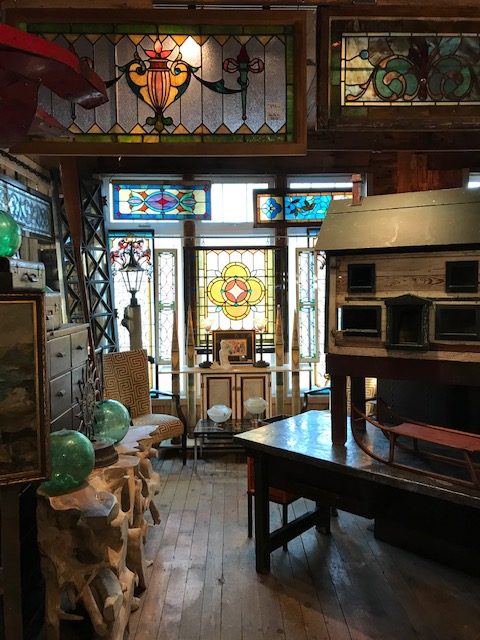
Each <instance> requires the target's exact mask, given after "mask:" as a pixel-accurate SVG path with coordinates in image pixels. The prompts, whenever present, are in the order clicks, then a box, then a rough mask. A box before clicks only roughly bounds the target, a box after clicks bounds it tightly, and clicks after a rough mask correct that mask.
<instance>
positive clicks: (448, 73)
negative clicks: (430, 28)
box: [340, 31, 480, 107]
mask: <svg viewBox="0 0 480 640" xmlns="http://www.w3.org/2000/svg"><path fill="white" fill-rule="evenodd" d="M479 72H480V34H479V33H451V32H450V33H425V32H424V31H422V32H419V33H415V32H405V33H398V32H397V33H396V32H393V33H392V32H388V33H371V32H365V33H344V34H342V37H341V61H340V77H341V82H340V91H341V95H340V100H341V104H342V106H346V107H348V106H357V107H358V106H363V107H365V106H367V107H374V106H388V105H390V106H403V105H407V106H414V107H415V106H417V107H418V106H420V107H421V106H425V105H435V106H441V105H448V106H452V105H455V106H460V105H478V104H480V85H479V82H478V79H479Z"/></svg>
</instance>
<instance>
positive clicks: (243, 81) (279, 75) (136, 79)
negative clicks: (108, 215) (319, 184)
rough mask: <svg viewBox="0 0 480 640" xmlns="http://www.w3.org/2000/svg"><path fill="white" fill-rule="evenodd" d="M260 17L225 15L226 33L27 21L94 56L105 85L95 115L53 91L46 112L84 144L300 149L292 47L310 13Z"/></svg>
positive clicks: (212, 28)
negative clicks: (233, 20)
mask: <svg viewBox="0 0 480 640" xmlns="http://www.w3.org/2000/svg"><path fill="white" fill-rule="evenodd" d="M256 18H257V19H256V20H255V24H253V25H251V26H249V25H248V24H242V25H241V26H240V25H238V24H228V16H226V17H225V18H224V20H223V25H222V26H221V27H219V26H218V24H213V25H209V24H196V25H181V24H172V25H165V24H162V25H158V26H156V25H155V21H153V22H152V23H150V24H141V23H139V24H131V23H130V24H120V23H118V24H113V25H112V24H110V25H96V24H90V25H89V24H72V23H68V24H67V23H66V24H52V25H48V24H45V23H43V24H41V23H39V24H34V23H32V24H27V27H26V28H27V29H28V30H29V31H30V32H33V33H37V34H39V35H42V36H43V37H45V38H47V39H48V40H50V41H53V42H55V43H57V44H60V45H62V46H65V47H72V48H73V49H74V50H75V51H76V53H77V54H78V55H79V56H80V57H81V58H85V59H88V60H89V62H90V64H91V66H92V68H94V69H95V71H96V72H97V73H99V75H100V76H101V77H102V79H103V80H104V81H105V82H106V85H107V88H108V97H109V102H108V104H105V105H102V106H100V107H97V108H96V109H95V110H94V111H93V110H92V111H90V112H88V111H86V110H84V109H83V108H82V107H79V106H75V105H73V106H72V108H70V106H69V105H68V104H67V106H66V107H65V104H60V101H58V100H56V98H55V96H53V94H51V93H50V92H42V96H41V103H42V104H41V106H42V107H43V108H44V109H45V110H46V111H47V112H48V113H50V114H52V115H53V116H54V117H55V118H56V119H57V120H59V121H60V122H61V124H62V125H63V126H64V127H65V128H67V129H68V130H69V131H71V132H72V133H73V134H74V136H75V140H79V141H88V142H100V143H115V142H118V143H136V142H138V143H147V144H148V143H159V142H162V143H163V142H175V143H192V142H222V143H232V142H238V143H244V142H252V143H258V142H265V143H269V144H270V143H282V142H283V143H285V144H286V143H292V142H300V141H301V142H302V144H303V139H302V140H300V135H299V134H296V132H297V131H303V128H302V127H298V126H297V124H296V122H295V120H296V118H295V113H296V111H298V108H297V104H296V102H297V99H296V98H295V96H300V95H301V96H303V95H304V94H305V88H304V87H303V86H300V84H303V73H300V74H296V73H294V72H293V70H294V68H295V65H296V64H299V65H303V66H304V65H305V61H304V60H301V59H300V57H299V56H298V47H296V45H295V41H296V39H297V37H298V35H297V34H299V33H300V31H301V29H302V27H303V16H301V18H302V20H300V18H299V16H298V15H297V16H296V17H295V18H292V17H290V18H289V17H288V16H287V15H286V14H285V22H284V24H274V25H270V24H266V25H264V26H261V25H259V24H258V17H257V16H256ZM199 21H200V22H201V19H200V17H199ZM102 31H103V32H102ZM303 66H302V68H303ZM302 136H303V134H302ZM303 137H304V136H303Z"/></svg>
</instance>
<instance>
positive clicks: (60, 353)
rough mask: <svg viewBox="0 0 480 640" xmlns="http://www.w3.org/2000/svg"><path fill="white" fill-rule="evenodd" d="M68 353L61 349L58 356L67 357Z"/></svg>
mask: <svg viewBox="0 0 480 640" xmlns="http://www.w3.org/2000/svg"><path fill="white" fill-rule="evenodd" d="M66 355H67V354H66V353H65V351H59V352H58V353H57V358H65V356H66Z"/></svg>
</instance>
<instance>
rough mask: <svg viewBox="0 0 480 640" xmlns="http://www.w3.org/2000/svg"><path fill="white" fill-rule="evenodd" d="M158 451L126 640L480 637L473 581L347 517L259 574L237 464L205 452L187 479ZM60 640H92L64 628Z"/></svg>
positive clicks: (300, 506)
mask: <svg viewBox="0 0 480 640" xmlns="http://www.w3.org/2000/svg"><path fill="white" fill-rule="evenodd" d="M161 451H162V453H161V455H162V456H163V457H162V458H161V459H159V460H156V461H154V466H155V467H156V469H157V470H158V471H159V473H160V476H161V482H162V484H161V491H160V494H159V495H158V496H157V497H156V501H157V505H158V507H159V510H160V513H161V517H162V522H161V524H160V525H157V526H152V527H151V529H150V530H149V536H148V541H147V547H146V555H147V558H149V559H150V560H151V561H152V566H151V567H150V569H149V575H148V580H149V583H148V588H147V590H146V591H145V592H144V593H143V594H142V595H141V598H140V608H139V609H138V610H137V611H136V612H135V613H134V614H133V615H132V617H131V622H130V634H129V639H130V640H480V578H475V577H472V576H469V575H467V574H464V573H461V572H459V571H455V570H453V569H451V568H448V567H446V566H443V565H440V564H437V563H435V562H431V561H429V560H426V559H423V558H420V557H418V556H415V555H413V554H410V553H408V552H406V551H402V550H400V549H397V548H395V547H393V546H390V545H388V544H386V543H382V542H380V541H377V540H375V538H374V537H373V533H372V531H371V522H370V521H368V520H365V519H363V518H360V517H357V516H353V515H351V514H348V513H345V512H340V513H339V516H338V518H334V519H333V520H332V535H331V536H325V535H322V534H320V533H317V532H316V531H315V530H314V529H312V530H310V531H308V532H306V533H305V534H303V535H302V536H301V537H299V538H296V539H295V540H292V541H291V542H290V543H289V548H288V552H287V553H285V552H283V551H282V550H281V549H278V550H277V551H275V552H274V553H273V554H272V570H271V573H270V575H267V576H265V575H258V574H257V573H256V572H255V558H254V541H253V540H249V539H248V538H247V498H246V464H245V460H244V458H242V456H241V455H235V454H224V455H221V454H218V453H217V454H212V455H211V456H210V457H207V458H206V459H203V460H199V462H198V465H197V469H196V471H194V470H193V462H192V460H188V462H187V465H186V466H185V467H183V466H182V464H181V460H180V457H179V456H178V455H177V454H176V453H175V452H172V451H167V452H165V451H166V450H161ZM292 507H293V509H294V512H295V514H296V515H299V514H300V513H302V511H305V509H306V508H307V504H306V502H305V501H304V500H299V501H297V502H295V503H294V505H292ZM292 507H291V508H292ZM271 508H272V522H273V524H274V525H275V526H278V524H279V523H280V517H281V512H280V507H278V506H277V505H272V507H271ZM76 624H78V623H76ZM69 626H70V625H69ZM63 638H65V640H67V639H68V640H77V639H78V640H79V639H80V638H82V640H83V639H85V638H89V639H90V640H91V638H92V635H91V633H90V634H89V632H88V630H87V631H86V630H85V629H84V630H83V632H82V631H81V630H80V627H78V626H75V625H73V626H71V627H70V628H69V630H68V631H66V632H65V635H63V634H62V640H63Z"/></svg>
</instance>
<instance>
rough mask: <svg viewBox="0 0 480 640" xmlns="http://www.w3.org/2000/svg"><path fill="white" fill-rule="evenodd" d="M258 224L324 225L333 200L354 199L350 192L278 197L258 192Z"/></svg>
mask: <svg viewBox="0 0 480 640" xmlns="http://www.w3.org/2000/svg"><path fill="white" fill-rule="evenodd" d="M254 194H255V200H256V202H255V211H256V220H255V222H256V224H257V225H258V226H268V225H272V226H274V224H275V223H287V224H308V225H311V224H312V223H321V222H322V220H323V219H324V218H325V215H326V213H327V209H328V206H329V204H330V202H331V201H332V200H339V199H345V198H351V197H352V194H351V192H348V191H288V192H286V193H282V194H280V193H276V192H271V191H270V192H267V191H255V192H254Z"/></svg>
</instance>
